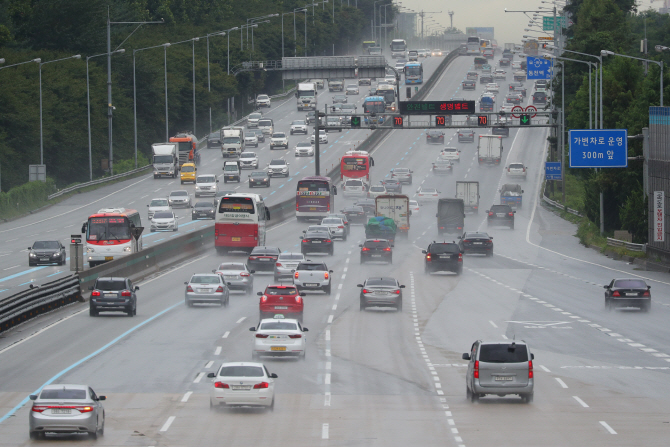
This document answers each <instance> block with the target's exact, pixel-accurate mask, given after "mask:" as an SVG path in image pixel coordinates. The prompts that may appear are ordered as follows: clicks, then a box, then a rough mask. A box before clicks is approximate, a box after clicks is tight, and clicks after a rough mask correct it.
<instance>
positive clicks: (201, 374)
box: [193, 372, 205, 383]
mask: <svg viewBox="0 0 670 447" xmlns="http://www.w3.org/2000/svg"><path fill="white" fill-rule="evenodd" d="M203 377H205V373H204V372H199V373H198V375H197V376H195V380H194V381H193V383H200V381H201V380H202V378H203Z"/></svg>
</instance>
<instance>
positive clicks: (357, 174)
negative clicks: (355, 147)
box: [340, 151, 374, 182]
mask: <svg viewBox="0 0 670 447" xmlns="http://www.w3.org/2000/svg"><path fill="white" fill-rule="evenodd" d="M371 166H374V161H373V160H372V157H370V154H369V153H368V152H366V151H348V152H345V154H344V155H343V156H342V158H341V159H340V180H343V179H344V177H347V178H362V177H365V179H366V180H367V181H368V182H369V181H370V167H371Z"/></svg>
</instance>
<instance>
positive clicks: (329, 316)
mask: <svg viewBox="0 0 670 447" xmlns="http://www.w3.org/2000/svg"><path fill="white" fill-rule="evenodd" d="M340 285H341V284H340ZM333 318H334V316H333V315H328V324H330V323H332V322H333Z"/></svg>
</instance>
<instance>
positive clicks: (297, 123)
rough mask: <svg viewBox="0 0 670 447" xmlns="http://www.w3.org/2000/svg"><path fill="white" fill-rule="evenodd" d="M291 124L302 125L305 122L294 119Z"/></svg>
mask: <svg viewBox="0 0 670 447" xmlns="http://www.w3.org/2000/svg"><path fill="white" fill-rule="evenodd" d="M291 124H295V125H298V126H304V125H305V122H304V121H303V120H295V121H293V122H292V123H291Z"/></svg>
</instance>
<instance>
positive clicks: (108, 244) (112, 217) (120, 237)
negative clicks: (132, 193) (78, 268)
mask: <svg viewBox="0 0 670 447" xmlns="http://www.w3.org/2000/svg"><path fill="white" fill-rule="evenodd" d="M141 226H142V222H141V220H140V213H138V212H137V211H136V210H131V209H127V208H103V209H101V210H99V211H98V212H97V213H95V214H91V215H90V216H89V217H88V220H87V221H86V222H84V224H83V225H82V226H81V232H82V233H83V234H85V235H86V243H85V245H84V259H85V261H86V262H88V265H89V267H95V266H96V265H98V264H102V263H104V262H107V261H113V260H114V259H118V258H122V257H124V256H128V255H129V254H131V253H134V252H136V251H139V250H142V236H140V237H139V238H138V239H137V245H136V246H135V245H134V244H133V243H132V234H131V229H132V228H133V227H141Z"/></svg>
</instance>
